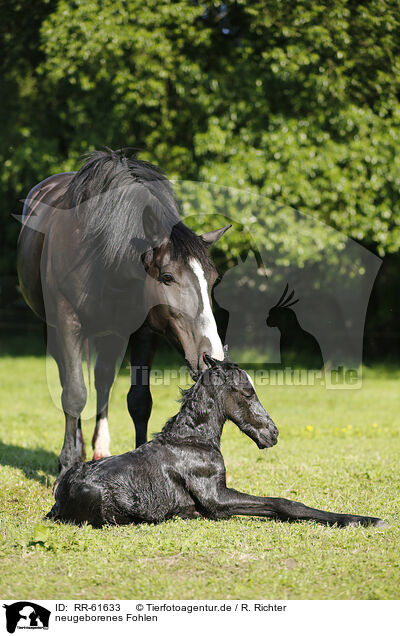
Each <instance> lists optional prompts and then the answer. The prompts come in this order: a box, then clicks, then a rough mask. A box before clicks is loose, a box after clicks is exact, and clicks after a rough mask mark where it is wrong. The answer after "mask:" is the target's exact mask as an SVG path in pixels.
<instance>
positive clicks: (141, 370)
mask: <svg viewBox="0 0 400 636" xmlns="http://www.w3.org/2000/svg"><path fill="white" fill-rule="evenodd" d="M129 344H130V351H131V358H130V359H131V388H130V389H129V393H128V396H127V402H128V410H129V413H130V415H131V418H132V420H133V423H134V425H135V431H136V448H137V447H138V446H141V445H142V444H144V443H145V442H146V441H147V424H148V421H149V418H150V414H151V407H152V405H153V401H152V399H151V393H150V371H151V365H152V364H153V359H154V354H155V351H156V347H157V336H156V335H155V334H154V333H153V332H152V331H150V329H149V328H148V327H141V328H140V329H138V331H136V332H135V333H134V334H133V335H132V336H131V339H130V342H129Z"/></svg>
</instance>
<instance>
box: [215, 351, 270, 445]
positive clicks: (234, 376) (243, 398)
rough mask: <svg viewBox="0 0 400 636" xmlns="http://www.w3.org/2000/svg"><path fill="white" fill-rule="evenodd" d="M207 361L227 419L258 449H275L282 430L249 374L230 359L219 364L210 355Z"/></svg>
mask: <svg viewBox="0 0 400 636" xmlns="http://www.w3.org/2000/svg"><path fill="white" fill-rule="evenodd" d="M204 358H205V362H206V364H207V366H208V367H209V369H210V375H209V381H210V382H211V383H212V384H213V385H214V386H216V388H217V391H218V393H217V395H218V398H219V399H220V400H221V401H222V409H223V411H224V414H225V416H226V418H227V419H229V420H231V421H232V422H234V423H235V424H236V426H238V427H239V428H240V430H241V431H243V433H245V434H246V435H247V436H248V437H250V439H252V440H253V442H255V443H256V444H257V446H258V448H268V447H270V446H274V445H275V444H276V442H277V439H278V429H277V428H276V426H275V424H274V422H273V421H272V419H271V418H270V416H269V414H268V413H267V411H266V410H265V408H264V407H263V405H262V404H261V402H260V400H259V399H258V396H257V393H256V390H255V388H254V384H253V381H252V380H251V378H250V376H249V374H248V373H247V372H246V371H244V370H243V369H240V368H239V367H238V366H237V364H234V363H233V362H231V361H230V360H227V359H226V360H225V361H223V362H219V361H217V360H215V359H212V358H210V357H209V356H207V355H205V356H204ZM206 373H207V372H206ZM205 381H207V380H205Z"/></svg>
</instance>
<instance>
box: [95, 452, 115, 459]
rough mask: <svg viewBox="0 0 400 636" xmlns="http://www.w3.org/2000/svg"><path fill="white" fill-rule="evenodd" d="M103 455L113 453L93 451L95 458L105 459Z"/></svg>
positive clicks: (106, 455) (107, 455)
mask: <svg viewBox="0 0 400 636" xmlns="http://www.w3.org/2000/svg"><path fill="white" fill-rule="evenodd" d="M103 457H111V453H101V452H94V453H93V459H94V460H98V459H103Z"/></svg>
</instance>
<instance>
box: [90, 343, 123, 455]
mask: <svg viewBox="0 0 400 636" xmlns="http://www.w3.org/2000/svg"><path fill="white" fill-rule="evenodd" d="M95 344H96V349H97V358H96V365H95V368H94V376H95V386H96V391H97V409H96V427H95V429H94V433H93V438H92V447H93V459H101V458H102V457H109V456H110V455H111V453H110V434H109V431H108V400H109V397H110V390H111V386H112V383H113V382H114V377H115V365H116V362H117V359H118V356H119V355H120V354H123V353H124V351H125V349H126V341H125V340H123V339H122V338H120V337H118V336H105V337H103V338H96V339H95Z"/></svg>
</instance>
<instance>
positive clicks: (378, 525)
mask: <svg viewBox="0 0 400 636" xmlns="http://www.w3.org/2000/svg"><path fill="white" fill-rule="evenodd" d="M374 526H375V527H376V528H390V523H388V522H387V521H384V520H383V519H378V520H377V521H375V523H374Z"/></svg>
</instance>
